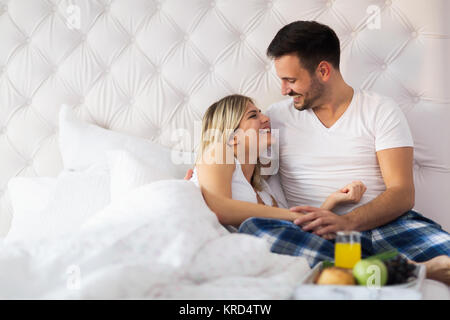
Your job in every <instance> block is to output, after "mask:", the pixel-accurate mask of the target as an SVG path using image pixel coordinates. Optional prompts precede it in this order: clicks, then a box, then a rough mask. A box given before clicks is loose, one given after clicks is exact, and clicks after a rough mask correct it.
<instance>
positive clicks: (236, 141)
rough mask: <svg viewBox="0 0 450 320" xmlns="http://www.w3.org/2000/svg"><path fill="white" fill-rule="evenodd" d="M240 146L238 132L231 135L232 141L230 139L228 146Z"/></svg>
mask: <svg viewBox="0 0 450 320" xmlns="http://www.w3.org/2000/svg"><path fill="white" fill-rule="evenodd" d="M238 144H239V138H238V136H237V134H236V132H234V133H233V134H232V135H231V137H230V139H228V145H229V146H230V147H231V146H237V145H238Z"/></svg>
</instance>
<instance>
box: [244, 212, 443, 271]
mask: <svg viewBox="0 0 450 320" xmlns="http://www.w3.org/2000/svg"><path fill="white" fill-rule="evenodd" d="M239 232H241V233H246V234H250V235H254V236H257V237H261V238H264V239H266V240H267V241H268V242H269V243H270V244H271V249H270V250H271V251H272V252H275V253H279V254H287V255H292V256H303V257H305V258H306V259H307V260H308V263H309V265H310V266H311V267H313V266H315V265H316V264H317V263H318V262H320V261H324V260H329V261H334V240H326V239H324V238H322V237H320V236H317V235H315V234H312V233H310V232H307V231H303V230H302V229H301V228H300V227H299V226H297V225H295V224H294V223H292V222H290V221H286V220H279V219H268V218H256V217H254V218H249V219H247V220H245V221H244V222H242V224H241V225H240V226H239ZM361 247H362V257H363V258H365V257H368V256H371V255H374V254H377V253H379V252H383V251H386V250H389V249H393V248H395V249H397V250H398V252H399V253H400V254H403V255H404V256H405V257H407V258H408V259H411V260H413V261H416V262H423V261H426V260H429V259H431V258H434V257H436V256H439V255H447V256H450V234H449V233H447V232H446V231H444V230H443V229H442V228H441V226H440V225H438V224H437V223H435V222H434V221H432V220H430V219H428V218H425V217H424V216H422V215H421V214H419V213H417V212H415V211H412V210H410V211H408V212H406V213H405V214H403V215H402V216H400V217H399V218H397V219H395V220H394V221H392V222H390V223H388V224H385V225H383V226H380V227H378V228H375V229H372V230H368V231H363V232H361Z"/></svg>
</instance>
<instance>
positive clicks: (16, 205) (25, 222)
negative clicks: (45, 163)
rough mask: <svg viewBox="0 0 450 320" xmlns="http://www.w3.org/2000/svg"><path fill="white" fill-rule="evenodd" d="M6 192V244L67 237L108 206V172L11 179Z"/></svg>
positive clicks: (89, 171)
mask: <svg viewBox="0 0 450 320" xmlns="http://www.w3.org/2000/svg"><path fill="white" fill-rule="evenodd" d="M8 189H9V194H10V198H11V206H12V208H13V216H12V221H11V227H10V230H9V232H8V234H7V235H6V237H5V241H6V242H14V241H36V240H39V239H41V238H44V237H54V236H60V235H63V234H67V233H69V232H72V231H75V230H77V229H78V228H79V227H80V226H81V225H82V224H83V223H84V221H85V220H86V219H88V218H89V217H90V216H91V215H93V214H94V213H96V212H97V211H99V210H100V209H103V208H104V207H105V206H107V205H108V204H109V203H110V191H109V172H108V171H107V170H104V169H103V170H99V169H98V168H97V167H92V168H89V169H87V170H85V171H83V172H70V171H63V172H61V173H60V174H59V175H58V177H57V178H36V177H15V178H12V179H11V180H10V181H9V183H8Z"/></svg>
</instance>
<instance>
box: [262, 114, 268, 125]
mask: <svg viewBox="0 0 450 320" xmlns="http://www.w3.org/2000/svg"><path fill="white" fill-rule="evenodd" d="M268 122H269V123H270V118H269V117H268V116H266V115H265V114H261V123H262V124H266V123H268Z"/></svg>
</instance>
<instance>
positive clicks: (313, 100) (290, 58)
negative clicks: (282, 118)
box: [275, 54, 324, 110]
mask: <svg viewBox="0 0 450 320" xmlns="http://www.w3.org/2000/svg"><path fill="white" fill-rule="evenodd" d="M275 69H276V71H277V75H278V77H279V78H280V79H281V94H283V95H289V96H291V97H293V100H294V107H295V108H296V109H297V110H306V109H310V108H314V107H317V106H318V100H319V99H320V97H321V96H322V95H323V93H324V85H323V84H322V83H320V81H319V79H318V78H317V75H316V74H313V75H311V74H310V73H309V71H308V70H306V69H305V68H303V67H302V66H301V65H300V60H299V58H298V57H297V55H295V54H287V55H284V56H282V57H280V58H277V59H275Z"/></svg>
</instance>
